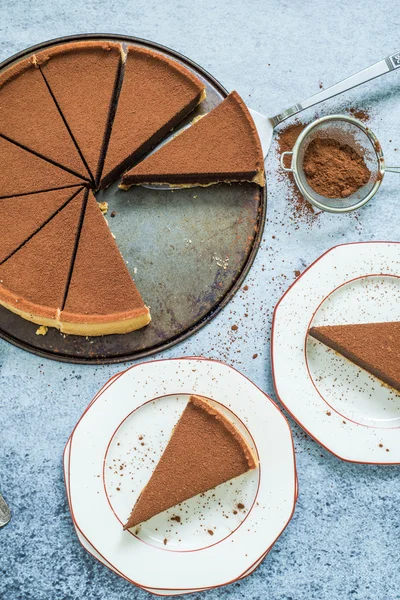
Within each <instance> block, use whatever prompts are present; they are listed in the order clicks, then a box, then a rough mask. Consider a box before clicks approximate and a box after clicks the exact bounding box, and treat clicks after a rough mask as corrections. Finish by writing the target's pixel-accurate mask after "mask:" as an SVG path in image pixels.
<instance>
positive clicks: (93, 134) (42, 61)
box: [36, 41, 122, 179]
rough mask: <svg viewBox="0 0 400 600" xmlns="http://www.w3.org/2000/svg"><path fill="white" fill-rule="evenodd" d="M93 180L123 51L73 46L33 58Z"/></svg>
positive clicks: (104, 44)
mask: <svg viewBox="0 0 400 600" xmlns="http://www.w3.org/2000/svg"><path fill="white" fill-rule="evenodd" d="M36 59H37V61H38V63H39V65H40V69H41V71H42V73H43V75H44V78H45V79H46V81H47V83H48V85H49V87H50V89H51V92H52V94H54V97H55V99H56V102H57V104H58V106H59V108H60V110H61V113H62V114H63V116H64V118H65V120H66V123H67V125H68V127H69V129H70V131H71V133H72V135H73V137H74V139H75V141H76V143H77V144H78V147H79V148H80V150H81V152H82V154H83V157H84V158H85V161H86V163H87V165H88V167H89V169H90V172H91V173H92V176H93V179H96V175H97V173H98V170H99V168H100V162H101V157H102V153H103V148H104V144H105V141H106V136H107V127H108V121H109V117H110V114H111V111H112V110H113V102H114V94H115V92H116V86H117V84H118V78H119V73H120V67H121V63H122V47H121V45H120V44H116V43H111V42H101V41H98V42H95V41H91V42H76V43H72V44H64V45H61V46H55V47H54V48H50V49H49V50H46V51H44V52H41V53H40V54H38V55H37V56H36Z"/></svg>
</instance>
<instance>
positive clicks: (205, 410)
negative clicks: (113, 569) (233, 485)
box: [124, 396, 257, 529]
mask: <svg viewBox="0 0 400 600" xmlns="http://www.w3.org/2000/svg"><path fill="white" fill-rule="evenodd" d="M256 466H257V461H256V459H255V457H254V456H253V453H252V451H251V449H250V447H249V446H248V444H247V442H246V440H245V439H244V438H243V436H242V435H241V433H240V432H239V431H238V430H237V429H236V427H234V425H233V424H232V423H231V422H230V421H229V420H228V419H227V418H226V417H225V416H224V415H223V414H222V413H221V412H219V411H218V410H217V409H216V408H215V407H214V406H212V405H211V404H210V402H208V401H207V400H206V399H205V398H201V397H199V396H191V397H190V399H189V402H188V404H187V406H186V408H185V410H184V411H183V413H182V415H181V417H180V419H179V421H178V423H177V424H176V425H175V428H174V430H173V432H172V435H171V437H170V440H169V442H168V445H167V447H166V448H165V450H164V452H163V454H162V456H161V458H160V460H159V462H158V464H157V466H156V468H155V470H154V472H153V474H152V476H151V478H150V480H149V482H148V484H147V485H146V486H145V488H144V489H143V491H142V492H141V494H140V496H139V498H138V499H137V501H136V503H135V505H134V507H133V509H132V512H131V514H130V517H129V519H128V521H127V523H126V524H125V526H124V529H129V528H131V527H134V526H135V525H138V524H139V523H142V522H143V521H147V520H148V519H151V518H152V517H154V516H155V515H157V514H159V513H161V512H163V511H164V510H167V509H168V508H172V507H173V506H176V505H177V504H180V503H181V502H184V501H185V500H188V499H189V498H192V497H193V496H196V495H197V494H201V493H204V492H206V491H207V490H210V489H212V488H215V487H216V486H217V485H220V484H221V483H225V482H226V481H229V480H230V479H233V478H234V477H238V476H239V475H243V474H244V473H247V472H248V471H251V470H252V469H255V468H256Z"/></svg>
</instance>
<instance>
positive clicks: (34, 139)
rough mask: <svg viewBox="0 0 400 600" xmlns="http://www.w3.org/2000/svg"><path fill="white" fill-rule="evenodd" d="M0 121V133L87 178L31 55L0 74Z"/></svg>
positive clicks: (82, 164)
mask: <svg viewBox="0 0 400 600" xmlns="http://www.w3.org/2000/svg"><path fill="white" fill-rule="evenodd" d="M0 123H1V126H0V134H2V135H4V136H6V137H8V138H10V139H12V140H15V142H16V143H18V144H21V146H24V147H25V148H28V149H29V150H31V151H32V152H35V153H37V154H38V155H40V156H44V157H46V159H47V160H49V161H51V162H53V163H54V164H57V165H62V166H63V167H64V168H65V169H67V170H69V171H70V172H73V173H76V174H77V175H78V176H79V177H80V178H82V179H87V178H88V173H87V171H86V169H85V166H84V163H83V162H82V160H81V158H80V156H79V153H78V152H77V149H76V147H75V145H74V143H73V141H72V140H71V137H70V135H69V133H68V130H67V128H66V127H65V124H64V122H63V120H62V118H61V116H60V114H59V112H58V109H57V106H56V105H55V103H54V100H53V98H52V96H51V95H50V94H49V91H48V89H47V86H46V85H45V83H44V81H43V78H42V76H41V73H40V71H39V69H38V68H37V66H36V65H35V58H34V57H30V58H28V59H26V60H24V61H22V62H19V63H17V64H15V65H13V66H12V67H10V68H9V69H7V70H6V71H3V72H2V73H1V74H0Z"/></svg>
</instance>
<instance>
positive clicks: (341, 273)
mask: <svg viewBox="0 0 400 600" xmlns="http://www.w3.org/2000/svg"><path fill="white" fill-rule="evenodd" d="M399 300H400V244H399V243H396V242H361V243H354V244H344V245H341V246H336V247H334V248H332V249H331V250H329V251H328V252H327V253H325V254H324V255H322V256H321V257H320V258H319V259H318V260H317V261H315V262H314V263H313V264H312V265H311V266H310V267H309V268H308V269H307V270H306V271H305V272H304V273H303V274H302V275H301V276H300V277H299V278H298V279H297V280H296V281H295V283H294V284H293V285H292V286H291V287H290V288H289V290H288V291H287V292H286V293H285V294H284V296H283V297H282V298H281V300H280V301H279V303H278V304H277V306H276V308H275V312H274V319H273V326H272V344H271V351H272V369H273V378H274V384H275V389H276V392H277V395H278V397H279V399H280V401H281V402H282V404H283V405H284V406H285V408H286V409H287V410H288V412H290V414H291V415H292V416H293V417H294V419H296V421H297V422H298V423H299V424H300V425H301V426H302V427H303V428H304V429H305V430H306V431H307V432H308V433H309V434H310V435H311V436H312V437H314V439H316V440H317V441H318V442H319V443H320V444H321V445H322V446H324V447H325V448H327V449H328V450H329V451H330V452H332V453H333V454H335V455H336V456H338V457H339V458H342V459H343V460H348V461H351V462H362V463H376V464H397V463H399V462H400V434H399V431H398V429H399V427H400V395H399V394H398V393H397V392H396V391H395V390H393V389H392V388H389V387H388V386H385V385H384V384H382V383H381V382H380V381H379V380H378V379H376V378H375V377H373V376H371V375H369V374H368V373H367V372H366V371H364V370H362V369H360V368H358V367H357V366H356V365H354V364H353V363H351V362H349V361H347V360H346V359H344V358H343V357H341V356H340V355H338V354H337V353H335V352H333V351H332V350H330V349H329V348H327V347H326V346H325V345H324V344H321V343H320V342H317V341H316V340H314V339H312V338H310V337H309V336H308V335H307V332H308V330H309V327H311V325H316V326H317V325H328V324H330V325H335V324H346V323H365V322H373V321H375V322H380V321H396V320H400V302H399Z"/></svg>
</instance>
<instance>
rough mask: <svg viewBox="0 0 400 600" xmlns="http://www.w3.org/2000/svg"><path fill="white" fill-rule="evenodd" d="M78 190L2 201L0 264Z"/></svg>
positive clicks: (64, 189) (66, 189)
mask: <svg viewBox="0 0 400 600" xmlns="http://www.w3.org/2000/svg"><path fill="white" fill-rule="evenodd" d="M78 191H79V188H62V189H60V190H51V191H49V192H41V193H38V194H27V195H26V196H17V197H13V198H4V199H3V200H0V223H1V236H0V264H1V263H2V262H4V261H5V260H6V259H7V258H8V257H9V256H10V255H11V254H12V253H13V252H15V251H16V250H17V249H18V248H19V247H20V246H21V245H22V244H23V243H24V242H25V240H27V238H29V237H31V236H32V235H34V234H35V233H36V232H37V231H39V229H41V227H42V226H43V225H44V224H45V223H46V222H47V221H48V220H50V219H51V218H52V217H53V216H54V215H55V213H57V212H58V211H59V210H60V209H61V208H62V207H63V206H64V204H66V203H67V202H68V201H69V200H70V199H71V198H72V196H74V195H76V194H77V193H78Z"/></svg>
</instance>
